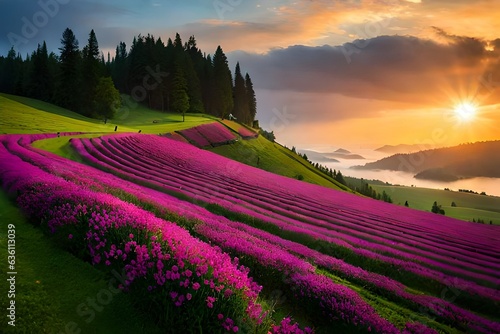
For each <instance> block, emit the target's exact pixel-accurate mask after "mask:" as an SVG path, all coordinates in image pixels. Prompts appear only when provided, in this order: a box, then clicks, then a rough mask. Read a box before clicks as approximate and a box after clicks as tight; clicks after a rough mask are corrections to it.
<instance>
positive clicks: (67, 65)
mask: <svg viewBox="0 0 500 334" xmlns="http://www.w3.org/2000/svg"><path fill="white" fill-rule="evenodd" d="M61 44H62V46H61V47H60V48H59V51H61V54H60V56H59V60H60V66H59V78H58V84H57V90H56V92H57V95H56V102H57V104H58V105H60V106H62V107H64V108H68V109H70V110H73V111H76V112H79V111H80V102H81V99H80V91H81V90H80V71H79V66H80V60H81V55H80V51H79V49H78V40H77V39H76V37H75V34H73V31H72V30H71V29H69V28H66V30H64V32H63V37H62V39H61Z"/></svg>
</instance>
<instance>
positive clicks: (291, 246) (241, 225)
mask: <svg viewBox="0 0 500 334" xmlns="http://www.w3.org/2000/svg"><path fill="white" fill-rule="evenodd" d="M79 175H82V174H79ZM164 197H165V196H164ZM178 202H180V201H178ZM162 205H163V204H162ZM174 207H175V206H174ZM188 211H189V210H188ZM201 219H203V216H202V217H201ZM235 224H237V223H235ZM202 226H203V227H205V225H202ZM243 226H244V225H243V224H240V227H243ZM250 229H251V228H250ZM257 231H258V230H257ZM221 232H222V231H221ZM254 232H255V231H254ZM264 234H265V232H264ZM258 237H259V238H262V239H264V240H268V241H269V240H270V236H269V235H267V236H266V235H258ZM271 237H272V236H271ZM278 239H279V238H278ZM274 242H275V243H279V242H276V241H274ZM259 247H261V245H259ZM268 247H269V246H268ZM280 247H288V249H295V248H296V247H297V245H295V246H293V245H290V244H287V245H283V244H281V245H280ZM294 247H295V248H294ZM302 249H307V248H306V247H302ZM295 252H298V251H297V250H296V249H295ZM301 252H302V254H301V255H306V254H305V253H304V252H303V250H302V251H301ZM299 253H300V252H299ZM308 255H309V256H311V254H308ZM326 258H328V257H323V261H325V259H326ZM334 260H336V259H334ZM337 261H338V260H337ZM337 264H338V263H337ZM340 265H342V264H340ZM344 265H346V264H344ZM348 267H349V265H347V269H350V270H352V268H348ZM351 267H352V266H351ZM344 269H345V268H344ZM347 269H345V270H344V271H347ZM365 274H366V273H365ZM368 274H369V273H368ZM375 279H377V278H376V277H375ZM379 280H381V279H379ZM381 281H382V282H383V280H381ZM398 288H401V287H400V286H399V287H398ZM424 302H428V301H424Z"/></svg>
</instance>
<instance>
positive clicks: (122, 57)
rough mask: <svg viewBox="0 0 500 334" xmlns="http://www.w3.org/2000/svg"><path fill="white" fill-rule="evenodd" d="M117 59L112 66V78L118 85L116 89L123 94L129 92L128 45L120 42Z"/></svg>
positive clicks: (117, 48) (116, 54)
mask: <svg viewBox="0 0 500 334" xmlns="http://www.w3.org/2000/svg"><path fill="white" fill-rule="evenodd" d="M115 52H116V53H115V59H114V61H113V64H112V66H111V77H112V78H113V82H114V83H115V85H116V88H117V89H118V90H119V91H120V92H121V93H125V92H127V77H128V66H127V61H128V59H127V58H128V53H127V45H126V44H125V43H124V42H120V43H119V44H118V46H117V47H116V51H115Z"/></svg>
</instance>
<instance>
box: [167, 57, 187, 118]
mask: <svg viewBox="0 0 500 334" xmlns="http://www.w3.org/2000/svg"><path fill="white" fill-rule="evenodd" d="M170 95H171V97H170V100H171V108H172V111H174V112H178V113H182V121H183V122H184V120H185V113H186V111H188V109H189V97H188V94H187V82H186V78H185V76H184V72H183V71H182V68H181V67H180V65H178V64H176V66H175V72H174V79H173V82H172V91H171V93H170Z"/></svg>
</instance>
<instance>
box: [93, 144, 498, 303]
mask: <svg viewBox="0 0 500 334" xmlns="http://www.w3.org/2000/svg"><path fill="white" fill-rule="evenodd" d="M134 139H137V138H134ZM124 141H127V142H126V144H127V145H134V144H135V143H134V142H132V139H130V138H129V137H127V138H118V139H114V138H113V139H112V138H106V140H104V142H106V143H107V144H109V145H114V148H115V149H116V150H120V151H115V152H114V153H113V152H110V151H106V152H105V154H101V156H100V157H99V159H101V160H104V161H105V160H106V159H108V160H110V161H109V163H110V164H112V165H114V166H113V167H114V168H116V169H119V170H120V172H123V171H126V170H129V171H130V172H131V173H133V174H135V175H136V176H139V177H141V178H144V179H149V180H151V182H155V183H156V184H160V185H163V186H166V187H170V188H171V189H178V190H180V191H181V192H183V193H185V194H187V195H189V196H196V197H197V198H199V199H201V200H204V201H207V202H216V203H217V204H221V205H223V206H225V207H228V206H231V209H234V210H236V211H238V210H239V211H245V210H246V211H248V210H247V209H246V208H249V209H250V212H249V213H250V214H252V215H254V216H255V215H257V212H261V214H259V215H260V217H263V218H264V220H267V221H269V220H272V218H266V217H269V216H271V217H276V218H278V219H279V220H280V221H283V222H289V224H290V225H291V226H295V227H302V228H305V229H307V230H314V231H317V232H318V233H320V234H322V235H324V236H331V237H333V238H335V239H338V238H340V239H341V240H344V241H348V242H349V244H350V246H348V247H350V248H353V249H355V251H356V252H358V253H359V254H362V255H368V256H371V257H375V258H378V259H381V260H384V261H388V262H389V263H391V264H395V265H398V266H401V267H403V269H405V270H409V271H412V272H414V273H417V274H423V275H425V276H427V277H432V278H433V279H438V280H440V281H445V282H446V283H448V282H455V281H456V282H457V285H460V286H465V287H467V289H469V290H471V292H473V293H479V294H481V295H484V294H486V295H488V296H490V295H491V293H492V292H493V293H494V292H495V291H492V289H488V288H482V287H479V286H478V287H477V289H476V286H475V285H474V284H473V283H472V282H466V281H464V280H458V281H457V280H456V279H453V280H451V279H448V278H447V277H446V276H444V275H442V274H440V273H438V272H436V271H435V270H431V269H429V268H425V269H424V268H423V267H422V266H421V264H428V265H429V264H430V265H433V266H434V267H437V266H442V267H444V269H445V270H449V271H454V272H457V273H460V274H463V275H468V276H470V277H472V278H477V279H490V280H492V282H496V281H497V279H496V278H494V277H497V275H498V271H497V270H496V269H488V268H485V269H483V270H484V272H485V273H483V274H479V273H476V272H470V271H468V269H467V268H462V267H461V266H462V265H463V259H462V262H457V260H454V259H450V262H451V263H456V265H454V266H452V265H451V264H447V263H445V262H444V261H446V259H447V256H448V255H446V254H444V255H438V257H439V258H442V259H443V260H441V261H442V262H435V261H434V260H432V259H427V258H426V257H424V256H422V255H414V257H415V258H416V260H415V259H411V258H410V260H414V261H412V262H408V261H407V260H408V257H409V256H411V254H408V253H405V252H401V251H398V250H397V249H396V250H394V249H392V250H391V248H390V247H388V246H385V245H383V243H384V241H385V243H390V241H388V240H387V239H383V238H381V237H372V238H376V239H377V241H378V242H380V244H378V243H375V244H374V243H373V242H370V241H366V240H363V239H360V238H359V237H353V236H351V234H350V233H349V232H350V231H353V232H352V233H356V230H355V229H353V228H351V229H348V228H347V227H342V225H338V226H336V227H335V229H336V230H337V231H335V230H331V229H326V230H325V229H324V228H325V226H317V225H318V224H322V223H323V221H321V220H317V219H315V218H311V217H307V216H305V215H304V214H302V215H301V216H299V217H297V218H298V219H304V218H305V219H308V221H309V222H311V223H314V224H312V225H311V223H306V222H303V221H298V220H296V219H293V218H290V217H287V216H285V215H284V214H282V215H278V214H276V213H275V212H276V211H283V209H281V208H280V207H279V206H277V205H275V206H274V207H272V208H273V209H266V208H265V207H266V206H268V207H269V205H268V203H269V202H273V201H274V202H275V201H276V200H275V199H272V198H269V197H266V200H265V201H263V200H262V199H259V197H257V196H251V194H249V193H250V191H249V190H248V191H237V190H236V189H235V188H236V187H238V184H237V183H233V185H234V186H233V185H229V184H228V181H224V178H223V177H222V176H221V175H220V171H217V173H215V172H214V171H213V170H212V171H211V172H208V173H202V172H201V171H197V170H196V171H194V172H193V171H192V169H195V168H199V166H200V165H201V164H194V161H193V160H194V159H190V161H189V163H190V164H189V165H187V166H186V165H185V164H184V165H183V168H181V169H179V168H175V166H173V164H170V163H169V161H168V159H162V160H161V162H159V161H158V160H157V159H155V157H154V156H153V158H152V159H149V158H148V157H150V156H151V155H152V152H151V150H157V147H158V145H156V146H154V147H153V146H151V145H148V150H150V151H145V150H143V149H142V148H141V147H139V149H141V152H142V156H139V155H137V156H135V158H136V159H135V160H132V161H131V159H130V157H134V152H133V150H131V149H127V148H123V147H122V148H120V147H119V146H120V144H124ZM146 141H147V139H146ZM140 143H142V144H144V140H142V138H141V141H140ZM123 146H125V144H124V145H123ZM100 149H102V148H100ZM202 152H203V151H202ZM120 153H121V155H122V156H124V157H125V156H126V157H128V158H120V157H119V156H118V154H120ZM169 153H171V152H169ZM175 153H177V152H175ZM110 154H111V155H113V154H114V155H115V158H116V159H109V158H107V157H108V156H109V155H110ZM162 156H165V157H166V156H169V157H175V156H176V155H175V154H174V155H172V154H168V155H167V154H162ZM197 156H198V155H197ZM119 159H121V160H120V162H119V161H117V160H119ZM139 159H140V160H139ZM165 160H167V161H165ZM182 161H183V159H179V160H178V162H177V164H182ZM207 163H209V162H207ZM155 164H156V165H155ZM141 165H142V166H141ZM168 167H170V168H168ZM191 167H193V168H191ZM156 169H158V170H159V171H158V172H155V170H156ZM219 169H220V168H219ZM141 170H144V172H141ZM160 170H161V172H160ZM207 174H208V175H209V176H210V177H211V178H210V179H208V178H207V177H204V175H207ZM168 175H169V176H168ZM183 175H184V176H183ZM215 176H216V177H215ZM229 177H231V176H230V175H229ZM200 178H201V179H200ZM213 179H216V182H217V185H212V183H214V180H213ZM247 189H248V187H247ZM264 191H265V188H264ZM231 192H233V193H231ZM262 192H263V191H260V193H262ZM214 194H216V195H219V197H215V196H213V195H214ZM259 196H261V197H262V194H259ZM221 197H222V199H221ZM234 204H236V205H234ZM262 215H264V216H262ZM323 224H324V223H323ZM330 226H332V224H330ZM358 228H360V227H358ZM372 229H373V227H372ZM367 232H370V230H367ZM358 233H359V232H358ZM358 235H359V234H358ZM365 235H366V234H365ZM365 235H363V234H362V235H360V237H362V236H365ZM419 237H420V238H422V236H419ZM398 241H399V242H398V243H399V244H402V242H401V241H403V240H398ZM360 246H362V247H360ZM403 246H404V244H403ZM366 247H368V248H366ZM414 248H415V247H413V249H414ZM410 250H412V248H410ZM417 250H418V249H417ZM374 251H375V253H374ZM391 251H392V253H393V254H394V255H397V256H399V257H401V258H405V259H406V260H401V259H397V258H391V257H388V256H386V255H380V254H378V253H388V252H391ZM434 252H435V253H438V254H439V253H443V252H444V251H443V250H439V252H436V250H434ZM394 255H393V256H394ZM455 255H456V254H455ZM471 257H472V255H471ZM476 257H480V255H478V256H476ZM471 261H474V259H473V258H472V260H471ZM481 264H482V265H484V263H481ZM470 266H471V267H474V266H475V265H474V264H471V265H470ZM478 270H479V269H478ZM488 275H489V276H488ZM491 276H493V277H491ZM474 289H476V290H480V291H474Z"/></svg>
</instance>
